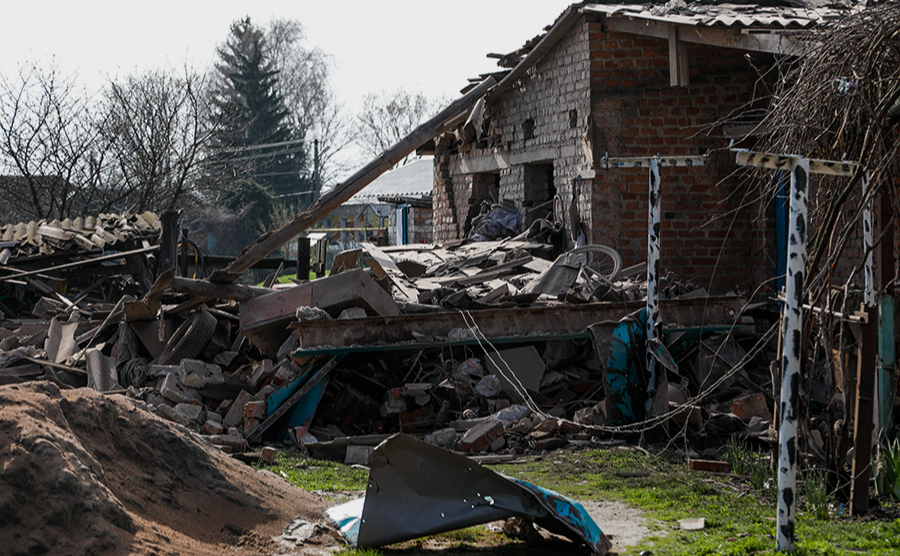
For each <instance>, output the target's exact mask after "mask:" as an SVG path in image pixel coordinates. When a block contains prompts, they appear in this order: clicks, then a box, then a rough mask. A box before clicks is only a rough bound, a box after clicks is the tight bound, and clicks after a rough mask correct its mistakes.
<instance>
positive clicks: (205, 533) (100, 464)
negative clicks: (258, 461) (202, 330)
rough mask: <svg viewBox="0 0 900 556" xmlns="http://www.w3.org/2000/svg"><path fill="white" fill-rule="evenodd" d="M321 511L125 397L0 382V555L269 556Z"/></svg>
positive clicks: (317, 503) (325, 537) (326, 540)
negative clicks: (281, 538) (297, 520)
mask: <svg viewBox="0 0 900 556" xmlns="http://www.w3.org/2000/svg"><path fill="white" fill-rule="evenodd" d="M326 506H327V504H326V503H325V502H324V501H322V500H320V499H318V498H316V497H315V496H313V495H311V494H309V493H306V492H303V491H301V490H299V489H296V488H294V487H292V486H291V485H289V484H288V483H287V482H285V481H283V480H281V479H280V478H279V477H277V476H275V475H273V474H271V473H267V472H256V471H254V470H253V469H251V468H250V467H248V466H246V465H244V464H242V463H240V462H237V461H235V460H233V459H231V458H230V457H228V456H227V455H224V454H222V453H220V452H219V451H218V450H217V449H215V448H213V447H212V446H210V445H208V444H207V443H206V442H205V441H203V440H202V439H201V438H200V437H198V436H195V435H194V434H192V433H190V432H189V431H187V430H186V429H184V428H181V427H178V426H176V425H172V424H171V423H169V422H166V421H163V420H161V419H159V418H156V417H155V416H153V415H151V414H149V413H147V412H145V411H142V410H140V409H138V408H136V407H135V406H134V405H133V404H132V403H131V402H130V401H128V400H127V399H125V398H123V397H121V396H103V395H101V394H98V393H97V392H94V391H93V390H88V389H78V390H67V391H62V392H61V391H60V390H59V388H58V387H57V386H56V385H54V384H52V383H48V382H32V383H27V384H21V385H11V386H0V539H3V546H2V548H0V552H2V553H4V554H11V555H19V554H22V555H25V554H28V555H35V554H217V555H218V554H228V553H232V552H233V550H234V547H236V546H240V547H241V548H240V553H241V554H272V553H278V552H282V551H284V550H285V549H284V548H283V547H281V546H280V545H278V544H277V543H276V542H274V541H273V540H272V537H273V536H277V535H279V534H281V533H282V532H283V531H284V529H285V527H286V526H287V525H288V524H289V523H290V522H291V520H292V519H293V518H294V517H295V516H299V517H301V518H304V519H306V520H309V521H313V522H318V521H321V520H322V513H321V512H322V510H323V509H324V508H325V507H326ZM326 544H335V541H334V540H333V539H332V538H331V537H330V536H329V533H327V532H322V533H320V534H319V535H318V536H317V537H314V538H313V539H311V543H310V544H309V548H314V547H315V546H317V545H318V546H324V545H326Z"/></svg>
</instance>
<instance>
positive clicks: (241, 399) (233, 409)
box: [223, 390, 256, 427]
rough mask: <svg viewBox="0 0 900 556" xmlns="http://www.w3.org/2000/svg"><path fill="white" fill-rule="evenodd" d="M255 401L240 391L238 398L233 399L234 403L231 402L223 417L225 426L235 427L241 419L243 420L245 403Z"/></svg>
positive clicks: (243, 391)
mask: <svg viewBox="0 0 900 556" xmlns="http://www.w3.org/2000/svg"><path fill="white" fill-rule="evenodd" d="M254 400H256V398H254V397H253V396H251V395H250V394H248V393H247V392H246V391H245V390H241V392H240V394H238V397H237V398H235V400H234V402H232V404H231V406H230V407H229V409H228V413H227V414H226V415H225V419H224V421H223V422H224V423H225V426H228V427H235V426H237V424H238V423H240V422H241V419H243V418H244V404H246V403H247V402H252V401H254Z"/></svg>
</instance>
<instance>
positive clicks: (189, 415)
mask: <svg viewBox="0 0 900 556" xmlns="http://www.w3.org/2000/svg"><path fill="white" fill-rule="evenodd" d="M175 411H177V412H178V413H181V414H182V415H184V417H185V418H186V419H187V420H188V421H190V422H191V423H199V422H200V421H201V417H203V406H202V405H199V404H195V403H180V404H177V405H176V406H175Z"/></svg>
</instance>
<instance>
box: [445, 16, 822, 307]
mask: <svg viewBox="0 0 900 556" xmlns="http://www.w3.org/2000/svg"><path fill="white" fill-rule="evenodd" d="M654 10H655V11H654ZM656 14H658V15H656ZM823 17H825V16H823V15H822V13H821V12H817V13H813V12H810V11H808V10H799V9H797V10H792V9H790V8H779V9H778V10H777V12H776V11H774V10H771V9H765V8H760V7H758V6H746V7H740V6H727V5H725V6H704V7H703V9H698V10H696V11H695V12H690V11H685V10H680V11H679V10H678V9H673V10H667V8H665V7H663V6H660V7H658V8H655V9H645V6H640V5H608V4H588V3H586V4H579V5H575V6H572V7H570V8H569V9H568V10H567V11H566V12H564V13H563V14H562V15H561V16H560V17H559V18H558V19H557V21H556V22H555V23H554V24H553V26H552V27H551V28H550V29H549V31H548V32H547V33H546V34H544V35H542V36H540V37H537V38H535V39H533V40H532V41H530V42H529V43H528V44H526V45H525V47H523V48H522V49H520V50H519V51H516V52H513V53H511V54H507V55H505V56H500V57H499V65H500V66H501V67H506V68H511V69H510V71H509V72H507V73H505V74H498V75H497V76H496V77H497V78H498V80H499V81H500V83H499V85H498V86H497V87H495V88H494V89H493V90H491V91H490V92H489V93H488V94H487V95H486V96H485V98H484V101H483V102H482V103H480V104H479V105H478V106H477V107H476V110H475V111H473V113H472V115H470V117H469V119H468V121H467V122H466V124H465V125H463V126H461V127H460V128H458V129H457V130H455V131H454V132H451V133H447V134H444V135H443V136H441V137H438V138H436V139H435V141H434V145H433V146H434V152H435V155H436V156H435V167H434V170H435V187H434V206H435V216H434V227H435V241H438V242H441V241H448V240H454V239H461V238H463V237H466V235H467V234H470V233H471V227H472V222H473V219H474V218H475V217H476V216H477V215H478V214H479V211H480V209H481V207H482V206H483V205H484V204H485V203H487V204H489V203H497V202H503V201H507V202H509V201H511V202H512V203H514V205H515V207H516V209H517V210H518V213H519V215H521V216H520V219H521V222H520V227H521V229H522V230H525V229H527V228H528V227H529V226H530V225H532V223H533V222H535V221H536V220H538V219H541V218H544V219H547V220H548V221H550V222H553V221H556V222H561V223H562V225H563V226H562V227H563V232H562V233H563V235H564V239H565V242H566V244H567V246H568V247H571V246H573V245H574V244H575V243H576V242H578V241H579V236H580V235H582V236H583V239H582V240H581V241H583V242H584V243H595V244H602V245H607V246H609V247H612V248H613V249H615V250H617V251H618V252H619V253H620V254H621V256H622V259H623V263H624V265H625V266H626V267H627V266H631V265H634V264H638V263H640V262H642V261H645V260H646V252H647V251H646V249H647V219H648V216H647V213H648V201H647V199H648V186H647V181H648V178H647V170H646V166H645V167H644V168H627V169H626V168H616V167H614V166H613V165H611V164H610V163H609V162H608V160H609V159H607V158H605V157H607V156H608V157H647V158H649V157H651V156H655V155H660V156H661V157H663V158H665V157H668V156H702V155H704V154H706V153H709V159H708V163H707V164H706V165H704V166H700V167H696V168H690V167H678V168H664V169H663V172H662V173H663V176H662V207H661V209H662V225H661V235H662V238H663V239H662V245H661V260H660V263H661V270H662V272H663V274H665V273H666V272H672V273H674V274H675V275H677V276H680V277H683V278H685V279H690V280H694V281H696V282H697V284H698V285H701V286H702V287H706V288H708V289H709V290H710V291H711V292H716V293H724V292H727V291H730V290H732V289H734V288H739V289H744V290H746V289H748V288H750V287H751V286H753V285H756V284H759V283H761V282H763V281H765V280H766V279H767V278H769V277H771V276H773V275H774V274H775V253H774V242H775V222H774V216H773V213H774V211H773V210H770V211H769V214H767V213H766V209H765V207H764V206H762V205H761V204H759V203H757V202H755V199H754V197H753V194H752V193H751V192H750V190H749V189H748V188H747V186H746V184H745V183H743V182H742V181H741V179H740V176H741V174H738V173H737V172H736V170H737V167H736V166H735V164H734V156H733V154H732V153H730V152H729V151H728V146H729V145H730V143H731V141H732V140H737V141H740V139H741V138H743V137H745V136H746V135H748V132H750V131H751V130H752V129H753V127H754V123H758V121H759V119H760V117H761V116H760V111H759V110H754V108H756V107H755V106H754V104H753V99H754V98H755V97H758V96H759V95H758V91H757V90H756V89H757V88H759V87H761V86H763V85H762V79H763V73H764V72H765V70H766V68H767V66H769V65H770V64H771V63H772V60H773V57H774V55H775V54H777V53H790V52H794V51H796V49H797V46H796V45H795V44H794V43H792V42H790V41H788V39H786V38H785V37H784V36H783V35H781V34H780V32H782V31H784V30H785V29H794V28H802V27H807V26H811V25H813V24H815V23H816V22H817V20H819V19H821V18H823ZM742 146H745V145H742Z"/></svg>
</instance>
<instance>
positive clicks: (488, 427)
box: [459, 419, 503, 452]
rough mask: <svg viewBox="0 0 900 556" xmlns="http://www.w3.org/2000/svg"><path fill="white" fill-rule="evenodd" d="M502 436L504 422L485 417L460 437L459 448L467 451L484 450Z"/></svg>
mask: <svg viewBox="0 0 900 556" xmlns="http://www.w3.org/2000/svg"><path fill="white" fill-rule="evenodd" d="M501 436H503V423H501V422H500V421H498V420H496V419H485V420H484V421H482V422H480V423H478V424H476V425H475V426H474V427H472V428H471V429H469V430H468V431H466V433H465V434H464V435H463V436H462V438H460V439H459V448H460V449H461V450H463V451H465V452H482V451H484V450H486V449H487V448H488V447H489V446H490V445H491V443H492V442H493V441H494V440H496V439H497V438H499V437H501Z"/></svg>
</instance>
